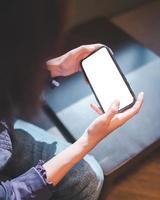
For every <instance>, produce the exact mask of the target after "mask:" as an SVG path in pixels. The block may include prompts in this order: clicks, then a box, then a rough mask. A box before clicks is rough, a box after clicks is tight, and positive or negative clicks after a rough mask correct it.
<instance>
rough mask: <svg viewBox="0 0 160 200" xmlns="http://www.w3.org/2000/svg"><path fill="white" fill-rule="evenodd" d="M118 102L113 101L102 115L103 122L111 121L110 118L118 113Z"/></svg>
mask: <svg viewBox="0 0 160 200" xmlns="http://www.w3.org/2000/svg"><path fill="white" fill-rule="evenodd" d="M119 105H120V102H119V100H115V101H114V102H113V103H112V105H111V106H110V108H109V109H108V111H107V112H106V113H105V114H104V115H103V118H104V120H107V121H109V122H110V121H111V120H112V118H113V117H114V116H115V115H116V114H117V113H118V110H119Z"/></svg>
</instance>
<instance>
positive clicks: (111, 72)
mask: <svg viewBox="0 0 160 200" xmlns="http://www.w3.org/2000/svg"><path fill="white" fill-rule="evenodd" d="M82 67H83V69H84V71H85V73H86V76H87V78H88V80H89V82H90V84H91V86H92V88H93V90H94V92H95V94H96V96H97V98H98V100H99V102H100V104H101V106H102V108H103V110H104V111H105V112H106V111H107V110H108V108H109V107H110V105H111V104H112V103H113V101H114V100H115V99H119V100H120V109H122V108H124V107H126V106H128V105H130V104H131V103H133V96H132V94H131V92H130V90H129V89H128V87H127V85H126V83H125V82H124V80H123V78H122V76H121V74H120V73H119V71H118V69H117V67H116V65H115V63H114V61H113V60H112V58H111V56H110V54H109V52H108V51H107V49H106V48H101V49H99V50H98V51H96V52H95V53H94V54H92V55H91V56H89V57H88V58H86V59H84V60H83V61H82Z"/></svg>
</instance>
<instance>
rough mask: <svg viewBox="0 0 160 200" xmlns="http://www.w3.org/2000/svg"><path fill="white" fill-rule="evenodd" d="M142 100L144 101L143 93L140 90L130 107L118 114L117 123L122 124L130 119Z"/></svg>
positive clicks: (136, 111)
mask: <svg viewBox="0 0 160 200" xmlns="http://www.w3.org/2000/svg"><path fill="white" fill-rule="evenodd" d="M143 101H144V93H143V92H141V93H139V95H138V98H137V100H136V102H135V104H134V105H133V107H132V108H130V109H128V110H126V111H125V112H123V113H120V114H118V120H119V123H120V124H123V123H125V122H126V121H128V120H129V119H131V118H132V117H133V116H134V115H136V114H137V113H138V112H139V111H140V109H141V107H142V104H143Z"/></svg>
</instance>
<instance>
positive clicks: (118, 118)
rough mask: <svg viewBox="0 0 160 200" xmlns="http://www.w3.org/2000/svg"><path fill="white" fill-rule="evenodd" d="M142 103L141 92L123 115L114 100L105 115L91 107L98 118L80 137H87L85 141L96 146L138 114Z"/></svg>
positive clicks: (96, 107)
mask: <svg viewBox="0 0 160 200" xmlns="http://www.w3.org/2000/svg"><path fill="white" fill-rule="evenodd" d="M143 101H144V93H143V92H141V93H140V94H139V95H138V98H137V101H136V103H135V104H134V105H133V107H131V108H130V109H128V110H126V111H124V112H123V113H118V109H119V102H118V101H117V100H116V101H115V102H114V103H113V104H112V105H111V107H110V108H109V110H108V112H107V113H104V114H103V112H102V111H101V109H100V108H99V107H98V106H96V105H91V107H92V108H93V109H94V110H95V111H96V112H97V113H98V114H100V116H99V117H98V118H97V119H96V120H95V121H94V122H93V123H92V124H91V125H90V126H89V127H88V129H87V131H86V132H85V134H84V135H83V136H82V137H86V136H87V141H90V142H92V143H93V145H96V144H97V143H98V142H99V141H101V140H102V139H103V138H104V137H106V136H107V135H108V134H109V133H111V132H112V131H114V130H115V129H117V128H118V127H120V126H122V125H123V124H124V123H126V122H127V121H128V120H129V119H131V118H132V117H133V116H134V115H136V114H138V112H139V111H140V109H141V106H142V104H143Z"/></svg>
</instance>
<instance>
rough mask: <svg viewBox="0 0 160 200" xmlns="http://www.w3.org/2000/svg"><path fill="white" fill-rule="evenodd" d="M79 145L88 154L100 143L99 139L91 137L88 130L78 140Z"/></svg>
mask: <svg viewBox="0 0 160 200" xmlns="http://www.w3.org/2000/svg"><path fill="white" fill-rule="evenodd" d="M77 142H78V144H79V145H80V146H81V147H82V148H83V149H84V150H85V151H86V152H87V153H88V152H89V151H91V150H92V149H93V148H94V147H95V146H96V145H97V143H98V141H97V139H96V138H94V137H91V136H90V134H89V133H88V130H86V131H85V133H84V134H83V135H82V136H81V137H80V138H79V139H78V140H77Z"/></svg>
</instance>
